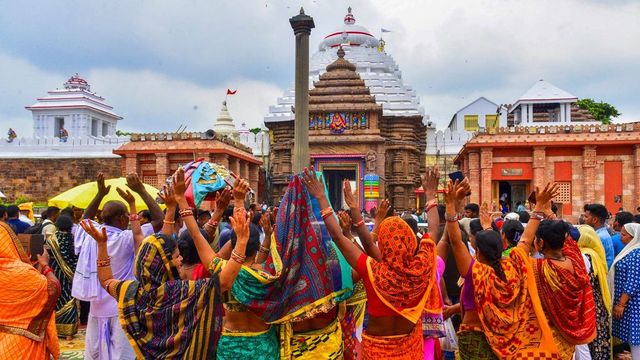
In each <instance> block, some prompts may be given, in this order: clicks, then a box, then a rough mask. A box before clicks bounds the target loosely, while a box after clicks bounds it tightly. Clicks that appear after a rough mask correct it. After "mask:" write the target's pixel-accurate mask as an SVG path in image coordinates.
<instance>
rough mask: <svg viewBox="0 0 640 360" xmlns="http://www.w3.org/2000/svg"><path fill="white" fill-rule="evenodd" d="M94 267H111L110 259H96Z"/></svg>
mask: <svg viewBox="0 0 640 360" xmlns="http://www.w3.org/2000/svg"><path fill="white" fill-rule="evenodd" d="M96 265H98V267H106V266H110V265H111V257H107V258H106V259H98V260H96Z"/></svg>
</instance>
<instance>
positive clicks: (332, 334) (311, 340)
mask: <svg viewBox="0 0 640 360" xmlns="http://www.w3.org/2000/svg"><path fill="white" fill-rule="evenodd" d="M289 343H290V346H291V357H290V358H291V359H327V360H340V359H342V358H343V352H344V347H343V345H342V330H341V329H340V324H339V322H338V319H336V320H335V321H334V322H333V323H331V325H329V326H327V327H325V328H324V329H320V330H313V331H307V332H302V333H295V334H294V335H293V336H292V337H291V338H290V339H289ZM282 359H283V360H284V359H285V358H282ZM286 359H289V358H288V357H287V358H286Z"/></svg>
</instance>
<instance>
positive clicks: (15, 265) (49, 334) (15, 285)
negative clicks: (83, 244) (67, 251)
mask: <svg viewBox="0 0 640 360" xmlns="http://www.w3.org/2000/svg"><path fill="white" fill-rule="evenodd" d="M37 259H38V261H37V262H36V264H35V266H33V265H31V262H30V259H29V257H28V256H27V254H26V253H25V251H24V249H23V247H22V244H21V243H20V241H19V240H18V237H17V236H16V234H15V233H14V232H13V230H12V229H11V228H10V227H9V225H7V224H6V223H4V222H1V221H0V292H1V294H2V295H1V296H2V299H0V357H1V358H3V359H30V360H31V359H34V360H49V359H51V358H53V359H56V360H57V359H59V358H60V346H59V343H58V335H57V333H56V323H55V309H56V301H57V300H58V296H59V295H60V283H59V282H58V279H57V278H56V276H55V274H54V273H53V270H52V269H51V268H50V267H49V256H48V254H47V252H46V251H45V252H44V253H43V254H41V255H38V256H37Z"/></svg>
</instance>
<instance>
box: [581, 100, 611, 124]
mask: <svg viewBox="0 0 640 360" xmlns="http://www.w3.org/2000/svg"><path fill="white" fill-rule="evenodd" d="M576 104H577V105H578V106H579V107H580V108H582V109H585V110H588V111H589V112H590V113H591V115H592V116H593V118H594V119H595V120H596V121H600V122H601V123H603V124H605V125H608V124H611V118H616V117H618V116H620V115H622V114H620V113H619V112H618V109H616V108H615V107H614V106H613V105H611V104H608V103H606V102H604V101H600V102H595V101H594V100H593V99H580V100H578V102H577V103H576Z"/></svg>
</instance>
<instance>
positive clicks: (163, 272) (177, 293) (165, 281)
mask: <svg viewBox="0 0 640 360" xmlns="http://www.w3.org/2000/svg"><path fill="white" fill-rule="evenodd" d="M219 268H220V267H218V268H216V269H210V270H211V272H212V274H213V275H212V277H211V278H209V279H202V280H197V281H183V280H179V277H178V272H177V269H176V268H175V266H174V265H173V262H172V261H171V254H170V253H169V251H168V249H167V244H166V242H165V241H164V239H162V238H161V237H157V236H155V235H151V236H149V237H147V238H146V239H145V240H144V242H143V243H142V246H141V247H140V250H139V251H138V255H137V256H136V262H135V275H136V279H137V280H134V281H123V282H121V283H120V284H119V285H118V286H117V292H118V312H119V313H120V323H121V325H122V327H123V328H124V329H125V331H126V333H127V336H128V337H129V342H130V343H131V345H132V346H133V348H134V350H135V351H136V354H137V356H138V357H139V358H146V359H154V358H158V359H165V358H175V359H205V358H206V359H213V358H215V346H216V344H217V340H218V338H219V335H220V333H221V326H222V317H223V310H222V302H221V300H220V287H219V281H218V275H217V272H218V271H219Z"/></svg>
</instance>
